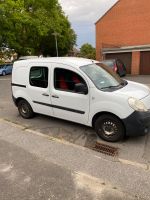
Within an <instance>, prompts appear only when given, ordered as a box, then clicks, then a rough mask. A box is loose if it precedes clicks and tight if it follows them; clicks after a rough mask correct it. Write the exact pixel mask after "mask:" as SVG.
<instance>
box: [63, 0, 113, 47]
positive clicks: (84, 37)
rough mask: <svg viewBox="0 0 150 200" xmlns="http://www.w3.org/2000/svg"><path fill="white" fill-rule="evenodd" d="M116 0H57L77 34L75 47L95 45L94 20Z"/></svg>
mask: <svg viewBox="0 0 150 200" xmlns="http://www.w3.org/2000/svg"><path fill="white" fill-rule="evenodd" d="M116 2H117V0H59V3H60V5H61V6H62V9H63V11H64V12H65V15H66V16H68V19H69V21H70V23H71V25H72V28H73V29H74V31H75V33H76V34H77V48H80V47H81V46H82V44H85V43H89V44H91V45H92V46H93V47H95V22H96V21H97V20H98V19H99V18H100V17H101V16H102V15H103V14H104V13H105V12H106V11H107V10H108V9H109V8H110V7H111V6H112V5H113V4H115V3H116Z"/></svg>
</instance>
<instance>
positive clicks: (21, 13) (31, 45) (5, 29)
mask: <svg viewBox="0 0 150 200" xmlns="http://www.w3.org/2000/svg"><path fill="white" fill-rule="evenodd" d="M0 24H1V26H0V46H2V45H3V44H5V46H8V47H9V48H12V49H15V51H16V52H17V53H18V54H19V55H29V54H36V55H37V54H41V53H43V54H44V55H51V56H55V55H56V50H55V38H54V36H53V35H52V33H53V32H57V33H59V37H58V48H59V50H60V52H59V55H64V54H66V53H67V52H68V51H69V50H70V49H72V48H73V46H74V44H75V43H76V35H75V33H74V31H73V29H71V25H70V23H69V21H68V18H67V17H66V16H65V14H64V12H63V11H62V8H61V7H60V5H59V3H58V0H38V1H37V0H3V1H0Z"/></svg>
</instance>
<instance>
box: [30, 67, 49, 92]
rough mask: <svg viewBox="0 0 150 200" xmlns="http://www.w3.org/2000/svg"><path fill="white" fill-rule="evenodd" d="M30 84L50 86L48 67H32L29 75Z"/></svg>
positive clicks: (42, 86) (43, 86)
mask: <svg viewBox="0 0 150 200" xmlns="http://www.w3.org/2000/svg"><path fill="white" fill-rule="evenodd" d="M29 82H30V85H32V86H35V87H41V88H47V87H48V68H47V67H31V69H30V76H29Z"/></svg>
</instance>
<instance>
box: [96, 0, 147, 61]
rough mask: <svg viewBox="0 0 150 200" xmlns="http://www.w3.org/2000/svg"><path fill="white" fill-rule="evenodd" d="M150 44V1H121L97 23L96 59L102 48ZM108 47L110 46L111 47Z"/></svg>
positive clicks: (99, 57) (98, 57) (99, 56)
mask: <svg viewBox="0 0 150 200" xmlns="http://www.w3.org/2000/svg"><path fill="white" fill-rule="evenodd" d="M104 44H107V45H108V44H109V45H110V46H111V45H112V46H113V45H114V46H130V45H131V46H134V45H145V44H150V0H120V1H119V3H117V4H116V5H115V6H114V7H113V8H112V9H111V10H110V11H109V12H108V13H107V14H106V15H104V17H102V18H101V20H99V21H98V22H97V23H96V58H97V59H98V60H99V59H101V54H100V52H101V48H102V46H104ZM109 45H108V46H109Z"/></svg>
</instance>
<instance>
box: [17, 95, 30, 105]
mask: <svg viewBox="0 0 150 200" xmlns="http://www.w3.org/2000/svg"><path fill="white" fill-rule="evenodd" d="M21 100H25V101H27V100H26V99H25V98H22V97H18V98H17V99H16V101H15V104H16V106H17V107H18V103H19V101H21ZM27 102H28V101H27ZM28 103H29V102H28Z"/></svg>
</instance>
